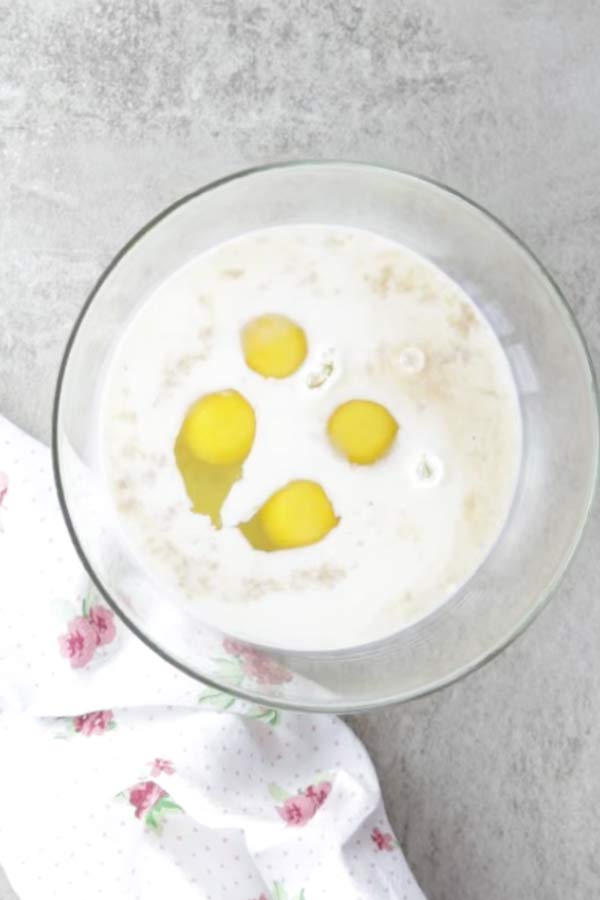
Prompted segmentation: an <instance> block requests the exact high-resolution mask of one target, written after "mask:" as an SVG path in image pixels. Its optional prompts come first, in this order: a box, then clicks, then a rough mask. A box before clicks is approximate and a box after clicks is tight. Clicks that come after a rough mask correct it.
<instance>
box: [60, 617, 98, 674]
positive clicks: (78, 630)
mask: <svg viewBox="0 0 600 900" xmlns="http://www.w3.org/2000/svg"><path fill="white" fill-rule="evenodd" d="M68 628H69V630H68V632H67V634H61V636H60V637H59V639H58V646H59V647H60V652H61V653H62V655H63V656H66V657H67V659H68V660H69V661H70V663H71V668H73V669H80V668H81V667H82V666H86V665H87V664H88V663H89V661H90V660H91V658H92V656H93V655H94V651H95V649H96V645H97V637H96V629H95V628H94V626H93V625H92V624H91V622H90V621H89V619H86V618H85V617H84V616H76V617H75V618H74V619H71V621H70V622H69V625H68Z"/></svg>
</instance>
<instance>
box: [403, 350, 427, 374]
mask: <svg viewBox="0 0 600 900" xmlns="http://www.w3.org/2000/svg"><path fill="white" fill-rule="evenodd" d="M426 362H427V357H426V356H425V351H424V350H421V348H420V347H403V348H402V350H401V351H400V353H399V354H398V356H397V367H398V368H399V369H400V370H401V371H403V372H406V374H407V375H417V374H418V373H419V372H422V371H423V369H424V368H425V363H426Z"/></svg>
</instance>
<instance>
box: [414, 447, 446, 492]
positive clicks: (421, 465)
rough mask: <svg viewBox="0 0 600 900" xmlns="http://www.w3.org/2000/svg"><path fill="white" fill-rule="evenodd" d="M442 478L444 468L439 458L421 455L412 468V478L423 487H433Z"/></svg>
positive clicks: (431, 455) (428, 454)
mask: <svg viewBox="0 0 600 900" xmlns="http://www.w3.org/2000/svg"><path fill="white" fill-rule="evenodd" d="M443 477H444V466H443V463H442V461H441V459H439V457H437V456H434V455H433V454H432V453H422V454H421V456H420V457H419V458H418V460H417V462H416V464H415V468H414V478H415V481H416V482H417V483H418V484H421V485H423V487H435V486H436V485H438V484H439V483H440V481H441V480H442V478H443Z"/></svg>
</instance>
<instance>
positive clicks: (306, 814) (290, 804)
mask: <svg viewBox="0 0 600 900" xmlns="http://www.w3.org/2000/svg"><path fill="white" fill-rule="evenodd" d="M317 808H318V807H317V806H316V804H315V802H314V800H312V798H311V797H307V796H306V794H297V795H296V796H295V797H289V798H288V799H287V800H286V801H285V803H284V804H283V806H277V807H276V809H277V812H278V813H279V815H280V816H281V818H282V819H283V821H284V822H287V824H288V825H294V826H298V825H306V823H307V822H309V821H310V820H311V819H312V817H313V816H314V814H315V813H316V811H317Z"/></svg>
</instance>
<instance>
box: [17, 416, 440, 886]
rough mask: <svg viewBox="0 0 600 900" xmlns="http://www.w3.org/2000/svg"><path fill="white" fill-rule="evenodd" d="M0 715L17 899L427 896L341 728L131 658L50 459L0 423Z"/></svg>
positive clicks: (237, 657)
mask: <svg viewBox="0 0 600 900" xmlns="http://www.w3.org/2000/svg"><path fill="white" fill-rule="evenodd" d="M224 653H226V654H228V656H229V658H230V659H231V661H232V664H237V665H239V666H241V667H242V668H244V670H245V672H246V674H247V676H248V677H250V678H252V677H255V678H257V679H260V678H261V677H276V676H277V672H272V673H265V672H262V671H261V670H260V665H259V664H258V662H257V660H255V659H254V658H253V657H252V655H251V654H249V653H248V652H247V651H244V650H243V648H240V647H239V646H238V645H236V644H235V643H229V644H228V645H227V647H225V648H224ZM0 708H2V716H1V717H0V804H1V807H2V812H1V814H0V863H1V864H2V865H3V866H4V867H5V869H6V872H7V875H8V878H9V879H10V881H11V883H12V884H13V886H14V889H15V891H16V892H17V894H18V895H19V897H20V898H22V900H48V898H61V900H69V898H77V900H79V898H81V897H85V898H86V900H93V898H111V900H120V898H123V900H125V898H127V900H154V898H156V900H158V898H161V900H163V898H165V897H166V896H170V897H173V898H177V900H186V898H196V900H197V898H203V900H325V898H326V900H334V898H335V900H337V898H340V900H359V898H361V900H382V898H394V900H423V895H422V893H421V891H420V890H419V888H418V886H417V885H416V883H415V881H414V879H413V877H412V875H411V873H410V871H409V869H408V866H407V864H406V861H405V859H404V857H403V855H402V852H401V850H400V849H399V847H398V844H397V842H396V839H395V837H394V836H393V834H392V833H391V829H390V826H389V823H388V821H387V818H386V815H385V812H384V808H383V803H382V799H381V794H380V791H379V786H378V783H377V778H376V775H375V772H374V770H373V766H372V765H371V762H370V760H369V758H368V756H367V754H366V752H365V750H364V748H363V747H362V746H361V744H360V743H359V741H358V740H357V739H356V738H355V737H354V735H353V734H352V733H351V731H349V729H348V728H346V726H345V725H344V724H343V723H342V722H341V721H340V720H339V719H337V718H335V717H332V716H328V715H301V714H293V713H288V712H277V711H275V710H268V709H264V708H261V707H256V706H253V705H252V704H247V703H243V702H241V701H239V700H234V698H232V697H230V696H229V695H226V694H222V693H219V692H215V691H213V690H209V689H207V688H203V686H202V685H201V684H199V683H197V682H195V681H194V680H193V679H191V678H189V677H187V676H185V675H183V674H182V673H180V672H178V671H177V670H175V669H174V668H172V667H171V666H170V665H168V663H165V662H164V661H163V660H162V659H160V658H159V657H158V656H157V655H155V654H154V653H153V652H152V651H151V650H149V649H148V648H147V647H146V646H144V645H143V644H142V643H141V642H140V641H139V640H138V639H137V638H136V637H135V636H134V635H133V634H131V633H130V632H129V631H128V629H126V627H125V626H124V625H123V624H122V623H121V621H120V620H118V619H117V617H116V616H114V615H113V613H112V612H111V611H110V610H109V609H107V608H106V606H105V605H104V604H103V602H102V601H101V600H100V599H99V598H98V596H96V595H95V594H94V593H93V591H92V590H91V588H90V585H89V583H87V582H86V579H85V578H84V577H83V575H82V570H81V568H80V566H79V563H78V560H77V558H76V556H75V553H74V550H73V549H72V547H71V544H70V541H69V538H68V535H67V533H66V528H65V527H64V524H63V522H62V518H61V515H60V511H59V509H58V504H57V500H56V497H55V493H54V486H53V482H52V477H51V471H50V459H49V453H48V450H47V448H45V447H44V446H42V445H41V444H38V443H37V442H35V441H33V440H32V439H31V438H29V437H28V436H26V435H24V434H23V433H22V432H20V431H18V430H17V429H16V428H15V427H14V426H12V425H11V424H10V423H8V422H6V421H5V420H2V419H1V418H0Z"/></svg>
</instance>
